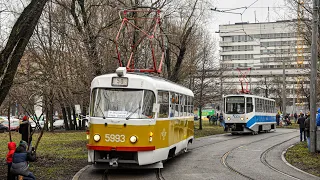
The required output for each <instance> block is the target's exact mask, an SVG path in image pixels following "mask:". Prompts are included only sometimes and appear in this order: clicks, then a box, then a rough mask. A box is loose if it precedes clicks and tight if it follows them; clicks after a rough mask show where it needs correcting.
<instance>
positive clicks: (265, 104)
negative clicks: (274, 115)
mask: <svg viewBox="0 0 320 180" xmlns="http://www.w3.org/2000/svg"><path fill="white" fill-rule="evenodd" d="M262 102H263V112H265V113H266V112H268V105H267V101H266V100H264V99H263V100H262Z"/></svg>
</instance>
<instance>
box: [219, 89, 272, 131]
mask: <svg viewBox="0 0 320 180" xmlns="http://www.w3.org/2000/svg"><path fill="white" fill-rule="evenodd" d="M224 107H225V108H224V121H225V131H227V132H231V133H232V134H242V133H252V134H258V133H259V132H269V131H271V130H274V129H275V128H276V119H275V117H276V111H275V101H274V100H273V99H268V98H264V97H259V96H254V95H250V94H237V95H227V96H224Z"/></svg>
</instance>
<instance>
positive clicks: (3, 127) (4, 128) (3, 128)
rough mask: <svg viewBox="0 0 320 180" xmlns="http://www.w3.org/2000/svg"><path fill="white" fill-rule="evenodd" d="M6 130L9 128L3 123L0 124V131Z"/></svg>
mask: <svg viewBox="0 0 320 180" xmlns="http://www.w3.org/2000/svg"><path fill="white" fill-rule="evenodd" d="M6 131H9V129H8V128H7V127H6V126H5V125H3V124H0V133H3V132H6Z"/></svg>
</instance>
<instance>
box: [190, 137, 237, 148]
mask: <svg viewBox="0 0 320 180" xmlns="http://www.w3.org/2000/svg"><path fill="white" fill-rule="evenodd" d="M241 137H242V136H239V137H235V138H231V139H227V140H223V141H217V142H213V143H208V144H204V145H201V146H198V147H195V148H190V149H189V150H190V151H193V150H196V149H200V148H203V147H207V146H211V145H214V144H218V143H221V142H226V141H231V140H233V139H238V138H241Z"/></svg>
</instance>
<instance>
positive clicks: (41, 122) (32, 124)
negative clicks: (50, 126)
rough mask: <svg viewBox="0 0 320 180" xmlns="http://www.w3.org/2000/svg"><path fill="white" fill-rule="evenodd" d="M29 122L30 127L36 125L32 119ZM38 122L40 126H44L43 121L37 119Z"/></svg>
mask: <svg viewBox="0 0 320 180" xmlns="http://www.w3.org/2000/svg"><path fill="white" fill-rule="evenodd" d="M30 124H31V127H32V128H35V127H36V123H35V122H34V121H33V120H30ZM39 124H40V126H41V128H43V127H44V121H39Z"/></svg>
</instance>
